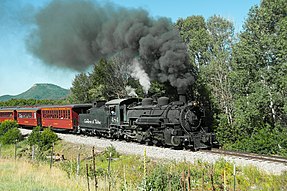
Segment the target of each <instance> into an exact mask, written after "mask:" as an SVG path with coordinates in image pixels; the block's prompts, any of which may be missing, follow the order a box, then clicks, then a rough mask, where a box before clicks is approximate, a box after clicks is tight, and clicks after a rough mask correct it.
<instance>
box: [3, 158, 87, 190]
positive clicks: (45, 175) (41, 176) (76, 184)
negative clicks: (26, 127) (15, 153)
mask: <svg viewBox="0 0 287 191" xmlns="http://www.w3.org/2000/svg"><path fill="white" fill-rule="evenodd" d="M0 190H7V191H8V190H9V191H14V190H15V191H19V190H21V191H26V190H27V191H31V190H35V191H36V190H49V191H50V190H55V191H56V190H57V191H61V190H71V191H74V190H78V191H81V190H87V189H86V184H85V182H84V180H83V179H82V178H79V177H78V178H77V180H76V179H75V178H73V177H70V178H68V177H67V174H66V173H65V172H64V171H62V170H60V169H58V168H52V169H50V168H49V165H47V164H41V163H37V164H36V163H35V164H33V163H30V162H27V161H22V160H21V161H20V160H17V161H15V160H11V159H0Z"/></svg>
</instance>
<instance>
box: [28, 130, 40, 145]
mask: <svg viewBox="0 0 287 191" xmlns="http://www.w3.org/2000/svg"><path fill="white" fill-rule="evenodd" d="M40 130H41V127H40V126H37V127H35V128H34V129H33V131H32V133H31V134H30V135H29V137H28V144H29V145H30V146H32V145H39V143H40V142H41V132H40Z"/></svg>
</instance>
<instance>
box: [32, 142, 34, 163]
mask: <svg viewBox="0 0 287 191" xmlns="http://www.w3.org/2000/svg"><path fill="white" fill-rule="evenodd" d="M34 160H35V145H32V161H34Z"/></svg>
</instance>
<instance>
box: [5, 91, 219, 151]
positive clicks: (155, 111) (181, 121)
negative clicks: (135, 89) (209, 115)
mask: <svg viewBox="0 0 287 191" xmlns="http://www.w3.org/2000/svg"><path fill="white" fill-rule="evenodd" d="M5 120H15V121H16V122H17V123H18V125H19V126H21V127H35V126H42V127H50V128H51V129H53V130H65V131H69V132H74V133H75V132H77V133H82V134H88V135H96V136H102V137H108V138H113V139H123V140H126V141H137V142H140V143H145V144H152V145H161V146H170V147H178V148H179V147H181V148H182V147H186V148H191V149H194V150H198V149H201V148H207V149H209V148H212V147H213V145H215V144H217V142H216V140H215V135H214V133H211V132H209V131H208V128H206V127H205V125H204V123H203V122H204V111H203V109H202V108H201V107H200V105H199V104H197V102H190V103H187V101H186V96H185V94H180V95H179V101H174V102H170V101H169V98H167V97H160V98H159V99H157V100H156V101H155V100H153V99H152V98H144V99H140V98H125V99H114V100H110V101H108V102H106V101H96V102H94V103H93V104H72V105H49V106H32V107H8V108H0V123H1V122H3V121H5Z"/></svg>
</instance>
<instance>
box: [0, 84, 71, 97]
mask: <svg viewBox="0 0 287 191" xmlns="http://www.w3.org/2000/svg"><path fill="white" fill-rule="evenodd" d="M69 93H70V90H67V89H64V88H61V87H60V86H57V85H54V84H34V85H33V86H32V87H31V88H30V89H28V90H27V91H25V92H23V93H21V94H19V95H15V96H11V95H4V96H0V101H8V100H10V99H38V100H42V99H51V100H57V99H63V98H65V97H67V96H68V95H69Z"/></svg>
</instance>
